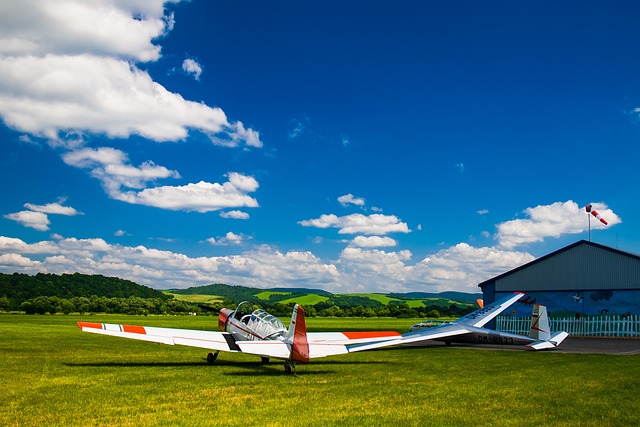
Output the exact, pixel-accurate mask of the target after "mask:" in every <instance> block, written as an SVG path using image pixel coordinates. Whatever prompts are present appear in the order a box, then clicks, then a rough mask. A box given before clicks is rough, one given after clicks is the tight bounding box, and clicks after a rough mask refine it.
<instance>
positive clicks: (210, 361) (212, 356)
mask: <svg viewBox="0 0 640 427" xmlns="http://www.w3.org/2000/svg"><path fill="white" fill-rule="evenodd" d="M218 354H220V350H218V351H216V352H215V353H209V354H207V363H208V364H209V365H213V362H215V361H216V359H217V358H218Z"/></svg>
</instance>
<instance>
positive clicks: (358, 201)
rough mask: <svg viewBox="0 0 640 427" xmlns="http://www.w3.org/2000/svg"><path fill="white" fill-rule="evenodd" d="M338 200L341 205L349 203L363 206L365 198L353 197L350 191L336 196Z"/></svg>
mask: <svg viewBox="0 0 640 427" xmlns="http://www.w3.org/2000/svg"><path fill="white" fill-rule="evenodd" d="M338 202H340V204H341V205H342V206H347V205H350V204H351V205H356V206H360V207H364V204H365V200H364V199H363V198H362V197H354V196H353V194H351V193H349V194H345V195H344V196H340V197H338Z"/></svg>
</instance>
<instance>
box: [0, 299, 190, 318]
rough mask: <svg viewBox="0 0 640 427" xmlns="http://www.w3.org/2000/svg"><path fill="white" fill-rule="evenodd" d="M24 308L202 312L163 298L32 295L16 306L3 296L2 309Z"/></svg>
mask: <svg viewBox="0 0 640 427" xmlns="http://www.w3.org/2000/svg"><path fill="white" fill-rule="evenodd" d="M18 310H19V311H24V312H25V313H27V314H47V313H49V314H56V313H63V314H71V313H79V314H85V313H109V314H136V315H148V314H186V313H196V314H202V309H201V308H200V307H198V306H197V305H194V304H191V303H188V302H184V301H178V300H174V299H171V300H166V299H161V298H140V297H135V296H134V297H127V298H107V297H99V296H96V295H92V296H90V297H72V298H60V297H57V296H39V297H35V298H29V299H28V300H26V301H23V302H22V303H20V305H19V306H17V307H16V305H15V304H14V303H12V302H11V301H10V300H9V298H7V297H0V311H18Z"/></svg>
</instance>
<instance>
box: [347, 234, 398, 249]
mask: <svg viewBox="0 0 640 427" xmlns="http://www.w3.org/2000/svg"><path fill="white" fill-rule="evenodd" d="M397 244H398V242H396V241H395V240H394V239H392V238H391V237H386V236H385V237H380V236H370V237H365V236H356V237H355V238H354V239H353V240H352V241H351V242H350V245H351V246H358V247H360V248H380V247H390V246H396V245H397Z"/></svg>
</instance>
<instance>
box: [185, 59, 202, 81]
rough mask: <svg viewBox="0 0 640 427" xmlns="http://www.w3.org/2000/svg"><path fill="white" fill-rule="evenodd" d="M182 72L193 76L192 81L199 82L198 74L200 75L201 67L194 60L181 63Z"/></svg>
mask: <svg viewBox="0 0 640 427" xmlns="http://www.w3.org/2000/svg"><path fill="white" fill-rule="evenodd" d="M182 71H184V72H185V73H187V74H189V75H191V76H193V78H194V79H196V80H200V74H202V65H200V64H199V63H198V62H197V61H195V60H194V59H190V58H188V59H185V60H184V61H183V62H182Z"/></svg>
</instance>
